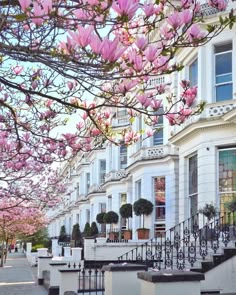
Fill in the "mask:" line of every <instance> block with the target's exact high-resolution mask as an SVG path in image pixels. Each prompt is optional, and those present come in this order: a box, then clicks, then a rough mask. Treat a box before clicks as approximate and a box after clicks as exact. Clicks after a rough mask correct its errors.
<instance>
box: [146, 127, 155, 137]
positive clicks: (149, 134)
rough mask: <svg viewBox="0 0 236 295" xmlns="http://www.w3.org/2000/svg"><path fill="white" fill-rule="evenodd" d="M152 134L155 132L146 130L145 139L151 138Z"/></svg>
mask: <svg viewBox="0 0 236 295" xmlns="http://www.w3.org/2000/svg"><path fill="white" fill-rule="evenodd" d="M154 133H155V131H154V130H152V129H148V130H146V134H147V137H151V136H153V134H154Z"/></svg>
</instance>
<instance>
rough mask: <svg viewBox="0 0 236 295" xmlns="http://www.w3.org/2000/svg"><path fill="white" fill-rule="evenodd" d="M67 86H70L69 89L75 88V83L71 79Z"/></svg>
mask: <svg viewBox="0 0 236 295" xmlns="http://www.w3.org/2000/svg"><path fill="white" fill-rule="evenodd" d="M67 87H68V88H69V90H72V89H73V88H74V83H73V82H71V81H69V82H67Z"/></svg>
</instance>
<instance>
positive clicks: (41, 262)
mask: <svg viewBox="0 0 236 295" xmlns="http://www.w3.org/2000/svg"><path fill="white" fill-rule="evenodd" d="M51 261H52V256H51V257H50V256H41V257H38V284H39V285H43V281H44V280H43V272H44V271H49V268H50V266H49V263H50V262H51Z"/></svg>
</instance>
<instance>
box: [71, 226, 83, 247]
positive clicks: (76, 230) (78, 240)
mask: <svg viewBox="0 0 236 295" xmlns="http://www.w3.org/2000/svg"><path fill="white" fill-rule="evenodd" d="M71 238H72V241H73V242H72V245H73V246H74V247H82V246H83V238H82V234H81V231H80V227H79V224H78V223H76V224H74V225H73V230H72V235H71Z"/></svg>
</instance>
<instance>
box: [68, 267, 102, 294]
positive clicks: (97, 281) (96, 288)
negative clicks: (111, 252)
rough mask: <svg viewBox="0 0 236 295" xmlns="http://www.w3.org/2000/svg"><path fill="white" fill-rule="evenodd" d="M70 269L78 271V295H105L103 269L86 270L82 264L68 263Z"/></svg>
mask: <svg viewBox="0 0 236 295" xmlns="http://www.w3.org/2000/svg"><path fill="white" fill-rule="evenodd" d="M67 266H68V268H69V269H76V270H78V293H79V294H97V295H103V294H104V291H105V287H104V273H105V272H104V270H102V268H98V267H95V268H92V267H90V268H84V267H82V265H81V264H77V263H68V265H67Z"/></svg>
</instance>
